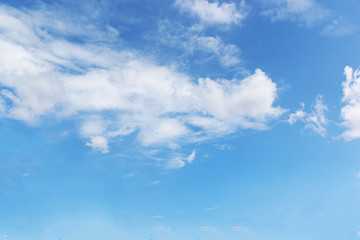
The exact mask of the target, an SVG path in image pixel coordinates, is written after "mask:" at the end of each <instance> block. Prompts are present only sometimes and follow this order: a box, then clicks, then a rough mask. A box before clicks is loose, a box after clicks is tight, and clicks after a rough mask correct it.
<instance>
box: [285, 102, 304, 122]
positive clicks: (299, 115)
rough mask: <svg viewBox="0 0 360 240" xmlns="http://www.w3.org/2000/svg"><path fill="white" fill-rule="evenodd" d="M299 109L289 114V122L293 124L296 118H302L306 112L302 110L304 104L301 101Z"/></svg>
mask: <svg viewBox="0 0 360 240" xmlns="http://www.w3.org/2000/svg"><path fill="white" fill-rule="evenodd" d="M300 105H301V109H299V110H297V111H296V112H295V113H291V114H289V123H290V125H293V124H294V123H296V122H297V121H298V120H304V118H305V116H306V113H305V112H304V108H305V104H304V103H301V104H300Z"/></svg>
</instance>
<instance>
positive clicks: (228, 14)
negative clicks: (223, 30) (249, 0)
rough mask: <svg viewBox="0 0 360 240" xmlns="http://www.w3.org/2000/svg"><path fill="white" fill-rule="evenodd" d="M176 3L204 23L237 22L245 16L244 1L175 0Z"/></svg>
mask: <svg viewBox="0 0 360 240" xmlns="http://www.w3.org/2000/svg"><path fill="white" fill-rule="evenodd" d="M176 5H177V6H179V7H180V9H181V10H183V11H188V12H190V13H191V14H193V15H196V16H197V17H199V18H200V20H201V21H202V22H204V23H210V24H232V23H233V24H238V23H240V22H241V21H242V20H243V19H244V18H245V17H246V11H245V2H244V1H241V3H240V4H236V3H235V2H229V3H219V2H218V1H214V2H208V1H207V0H176Z"/></svg>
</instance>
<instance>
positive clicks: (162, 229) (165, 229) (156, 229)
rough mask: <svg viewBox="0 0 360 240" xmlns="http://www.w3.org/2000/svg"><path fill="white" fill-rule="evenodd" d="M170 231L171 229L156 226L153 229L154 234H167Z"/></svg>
mask: <svg viewBox="0 0 360 240" xmlns="http://www.w3.org/2000/svg"><path fill="white" fill-rule="evenodd" d="M170 230H171V228H169V227H164V226H156V227H154V231H155V232H169V231H170Z"/></svg>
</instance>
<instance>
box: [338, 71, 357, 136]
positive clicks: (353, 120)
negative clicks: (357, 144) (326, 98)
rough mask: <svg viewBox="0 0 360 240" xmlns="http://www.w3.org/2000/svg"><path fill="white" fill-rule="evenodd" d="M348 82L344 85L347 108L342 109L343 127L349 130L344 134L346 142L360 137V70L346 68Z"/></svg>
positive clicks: (343, 99) (344, 98)
mask: <svg viewBox="0 0 360 240" xmlns="http://www.w3.org/2000/svg"><path fill="white" fill-rule="evenodd" d="M344 74H345V76H346V81H344V82H343V83H342V87H343V98H342V102H343V103H345V106H344V107H343V108H342V109H341V117H342V118H343V119H344V121H343V123H342V124H343V126H345V127H346V128H347V130H346V131H345V132H344V133H343V134H342V137H343V138H345V139H346V140H351V139H355V138H359V137H360V70H359V69H358V70H355V71H354V70H353V69H352V68H351V67H349V66H347V67H345V71H344Z"/></svg>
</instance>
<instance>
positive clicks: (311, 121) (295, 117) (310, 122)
mask: <svg viewBox="0 0 360 240" xmlns="http://www.w3.org/2000/svg"><path fill="white" fill-rule="evenodd" d="M304 108H305V104H304V103H302V104H301V109H299V110H297V111H296V112H295V113H291V114H290V115H289V120H288V121H289V123H290V124H291V125H293V124H294V123H296V122H297V121H299V120H300V121H303V122H305V129H310V130H312V131H314V132H316V133H318V134H319V135H321V136H325V134H326V127H325V126H326V125H327V124H328V120H327V119H326V116H325V112H326V111H327V106H326V105H324V104H323V96H322V95H318V96H317V97H316V100H315V104H314V106H313V110H312V111H311V112H309V113H307V112H304Z"/></svg>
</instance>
